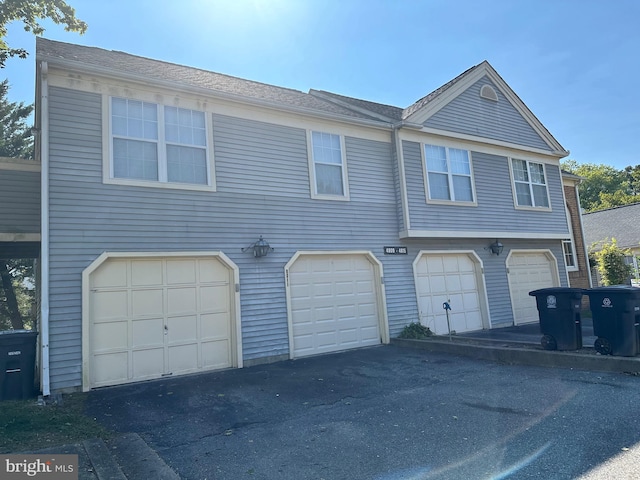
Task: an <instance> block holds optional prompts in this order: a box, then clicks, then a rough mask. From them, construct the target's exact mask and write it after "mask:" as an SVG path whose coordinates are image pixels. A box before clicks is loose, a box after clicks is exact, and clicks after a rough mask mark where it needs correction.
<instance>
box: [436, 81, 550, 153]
mask: <svg viewBox="0 0 640 480" xmlns="http://www.w3.org/2000/svg"><path fill="white" fill-rule="evenodd" d="M487 84H488V85H491V86H492V87H493V88H494V90H495V91H496V93H497V95H498V101H497V102H494V101H492V100H487V99H485V98H482V97H480V89H481V88H482V86H483V85H487ZM424 125H425V126H426V127H430V128H437V129H439V130H447V131H450V132H456V133H463V134H467V135H475V136H478V137H484V138H491V139H494V140H501V141H503V142H509V143H515V144H517V145H524V146H527V147H534V148H540V149H543V150H548V151H551V150H552V149H551V148H550V147H549V145H548V144H547V143H546V142H545V141H544V140H543V139H542V137H540V135H539V134H538V133H537V132H536V131H535V130H534V129H533V128H532V127H531V125H530V124H529V123H528V122H527V121H526V120H525V119H524V118H523V117H522V115H521V114H520V113H519V112H518V110H516V109H515V108H514V107H513V105H511V103H510V102H509V100H507V98H506V97H505V96H504V95H503V94H502V92H500V90H499V89H498V88H497V87H496V86H495V84H493V83H492V82H491V81H490V80H489V79H488V78H487V77H483V78H482V79H480V80H478V81H477V82H476V83H474V84H473V85H472V86H471V87H469V88H468V89H467V90H465V91H464V92H463V93H461V94H460V95H459V96H458V97H456V98H455V99H454V100H453V101H451V102H450V103H449V104H447V105H446V106H445V107H443V108H442V109H441V110H439V111H438V112H437V113H435V114H434V115H433V116H432V117H430V118H429V119H428V120H427V121H426V122H425V123H424Z"/></svg>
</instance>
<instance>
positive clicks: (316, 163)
mask: <svg viewBox="0 0 640 480" xmlns="http://www.w3.org/2000/svg"><path fill="white" fill-rule="evenodd" d="M311 170H312V171H311V183H312V185H311V188H312V190H313V192H314V195H313V196H314V197H318V198H329V199H331V198H333V199H341V200H343V199H347V198H348V197H349V186H348V183H347V173H346V160H345V156H344V145H343V141H342V137H341V136H340V135H336V134H333V133H325V132H317V131H311Z"/></svg>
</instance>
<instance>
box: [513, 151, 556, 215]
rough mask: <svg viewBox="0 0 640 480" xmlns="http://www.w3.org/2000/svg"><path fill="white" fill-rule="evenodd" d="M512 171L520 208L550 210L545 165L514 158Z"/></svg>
mask: <svg viewBox="0 0 640 480" xmlns="http://www.w3.org/2000/svg"><path fill="white" fill-rule="evenodd" d="M511 171H512V175H513V184H514V187H515V198H516V205H517V206H518V207H532V208H549V192H548V190H547V181H546V177H545V171H544V164H542V163H536V162H530V161H528V160H518V159H515V158H514V159H512V160H511Z"/></svg>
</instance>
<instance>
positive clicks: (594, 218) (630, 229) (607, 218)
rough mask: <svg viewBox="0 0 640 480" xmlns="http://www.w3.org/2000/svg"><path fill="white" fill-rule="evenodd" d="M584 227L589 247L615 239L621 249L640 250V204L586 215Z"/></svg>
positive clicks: (583, 220)
mask: <svg viewBox="0 0 640 480" xmlns="http://www.w3.org/2000/svg"><path fill="white" fill-rule="evenodd" d="M582 225H583V228H584V236H585V241H586V242H587V245H589V246H591V245H593V244H595V243H597V242H602V241H610V240H611V238H615V239H616V242H617V243H618V247H620V248H636V249H638V248H640V203H634V204H631V205H624V206H621V207H614V208H609V209H607V210H600V211H598V212H591V213H585V214H584V215H583V216H582ZM596 249H598V248H597V247H596Z"/></svg>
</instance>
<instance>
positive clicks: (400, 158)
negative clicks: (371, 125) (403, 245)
mask: <svg viewBox="0 0 640 480" xmlns="http://www.w3.org/2000/svg"><path fill="white" fill-rule="evenodd" d="M403 126H405V125H404V124H403V123H398V124H395V125H392V128H393V141H394V142H395V146H396V162H397V164H398V184H399V185H398V186H399V187H400V202H401V204H402V220H403V223H404V225H403V227H404V228H401V230H400V231H406V232H409V230H411V219H410V217H409V199H408V198H407V188H406V184H405V175H406V173H405V171H404V155H403V153H402V142H401V141H400V129H401V128H402V127H403ZM420 126H421V127H422V125H420Z"/></svg>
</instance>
